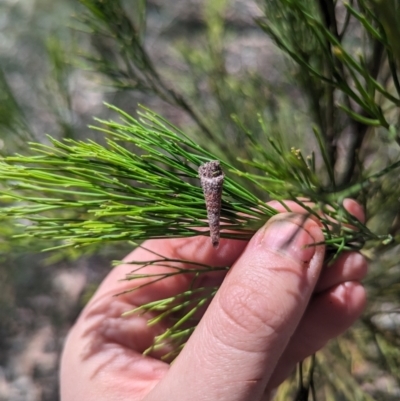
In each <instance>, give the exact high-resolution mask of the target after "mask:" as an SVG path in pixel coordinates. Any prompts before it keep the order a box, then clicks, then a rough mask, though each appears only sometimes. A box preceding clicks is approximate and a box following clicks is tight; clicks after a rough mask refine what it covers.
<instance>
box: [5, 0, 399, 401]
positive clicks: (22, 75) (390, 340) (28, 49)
mask: <svg viewBox="0 0 400 401" xmlns="http://www.w3.org/2000/svg"><path fill="white" fill-rule="evenodd" d="M103 3H104V8H103V9H102V12H103V14H101V15H99V14H98V15H97V16H94V14H93V13H91V10H93V8H92V9H91V7H92V6H93V5H94V6H96V7H100V5H101V4H103ZM260 3H262V2H259V3H254V2H251V1H246V0H232V1H230V2H228V1H222V0H217V1H213V0H164V1H161V0H149V1H147V2H145V1H142V0H141V1H133V0H131V1H128V0H126V1H114V2H111V1H105V2H100V1H96V0H81V1H79V0H59V1H51V0H0V152H1V155H10V154H13V153H15V152H17V153H24V152H27V150H28V145H27V143H28V142H29V141H35V142H42V143H48V139H47V137H46V135H47V134H49V135H51V136H52V137H55V138H74V139H88V138H90V139H94V140H96V141H100V142H102V141H103V139H102V136H101V135H100V134H98V133H96V132H94V131H92V130H90V129H89V128H88V125H90V124H92V123H93V117H94V116H95V117H100V118H109V117H110V112H109V110H107V108H106V107H104V105H103V102H108V103H111V104H113V105H116V106H118V107H120V108H121V109H123V110H125V111H127V112H128V113H130V114H135V112H136V109H137V105H138V104H139V103H140V104H144V105H146V106H147V107H149V108H151V109H152V110H154V111H156V112H158V113H160V114H161V115H162V116H163V117H165V118H166V119H168V120H169V121H171V122H172V123H173V124H175V125H177V126H178V127H180V128H182V129H183V130H184V131H185V132H187V133H189V134H190V135H191V136H193V137H195V138H196V140H197V141H198V143H199V144H207V146H208V148H209V149H211V150H213V151H214V152H216V153H217V154H220V155H222V157H224V158H225V159H227V160H229V161H230V162H231V163H234V164H235V163H238V162H237V158H238V157H241V156H246V151H245V149H244V146H243V144H244V139H243V134H242V133H241V130H240V129H239V128H238V126H237V124H235V123H233V121H232V119H231V115H232V114H235V115H236V116H239V118H240V121H242V122H243V123H244V125H245V126H246V127H247V128H248V129H249V131H251V132H255V133H258V132H259V131H260V129H259V122H258V118H257V113H261V114H262V115H263V117H264V118H266V120H267V121H268V124H269V129H270V130H271V131H276V132H279V133H281V134H282V136H283V140H284V141H285V142H286V143H287V144H288V146H289V147H290V146H295V147H296V148H297V147H300V148H301V149H302V150H303V151H304V154H308V153H309V152H310V151H312V150H313V149H314V148H315V140H314V136H313V135H312V124H313V123H315V119H316V117H315V113H313V112H312V111H310V109H312V102H310V96H311V95H310V93H309V92H307V91H306V90H305V89H304V87H305V85H307V82H306V81H307V80H306V79H303V78H304V76H303V75H301V74H302V71H301V69H299V68H298V67H296V65H295V64H294V63H293V62H291V61H290V60H289V59H288V58H287V57H286V56H284V55H283V53H282V52H281V50H280V49H278V47H276V46H275V44H274V43H273V41H272V40H271V39H270V37H268V36H267V35H266V33H265V32H264V31H263V30H262V29H260V27H259V26H258V25H257V24H256V23H255V19H256V18H260V17H263V8H262V7H261V5H260ZM272 3H273V2H271V4H272ZM113 4H114V5H113ZM102 7H103V6H102ZM121 10H122V11H121ZM341 10H342V11H341ZM341 12H342V14H343V13H344V12H343V7H342V8H340V7H338V12H337V14H338V18H339V19H340V18H345V16H344V14H343V16H341ZM105 16H107V17H108V18H104V17H105ZM118 21H119V22H122V23H121V24H119V28H116V27H115V26H113V22H115V24H116V25H117V22H118ZM348 23H349V26H350V28H348V29H350V31H351V30H353V31H352V32H353V33H352V35H351V38H350V39H349V40H348V43H349V46H350V47H354V49H356V48H358V47H362V46H364V45H365V43H364V42H363V40H364V39H363V35H362V32H361V28H360V27H358V25H357V24H356V23H355V21H352V20H350V22H348ZM352 24H353V25H352ZM113 30H114V32H116V33H117V35H116V36H113V35H109V34H108V33H109V32H113ZM133 31H134V33H135V35H136V36H135V37H134V39H132V32H133ZM121 44H123V45H124V46H125V47H124V46H122V45H121ZM127 44H128V45H129V46H128V45H127ZM127 48H128V49H129V50H126V49H127ZM143 49H145V51H144V50H143ZM310 105H311V106H310ZM314 111H315V110H314ZM338 119H339V120H340V119H342V120H343V116H341V115H338ZM343 124H344V123H343ZM341 129H342V130H343V127H341ZM364 134H365V137H366V138H367V139H366V140H365V142H364V145H363V148H362V149H361V150H360V153H362V155H363V159H362V162H363V163H365V164H367V165H373V164H374V163H377V162H376V160H386V159H388V158H390V159H392V160H395V159H396V157H398V153H399V152H398V150H397V149H396V150H393V147H392V146H391V143H390V141H389V140H386V139H382V136H380V135H381V134H380V131H379V129H378V128H376V129H375V131H374V132H371V131H370V130H369V131H366V132H365V133H364ZM255 135H256V137H257V139H258V140H259V141H260V144H261V145H262V141H263V139H262V133H260V134H255ZM257 135H258V136H257ZM227 143H229V146H228V147H227V146H226V144H227ZM372 149H373V151H372ZM317 156H318V155H317ZM378 164H379V163H378ZM395 180H396V177H395V175H392V176H391V177H390V178H388V179H387V180H386V181H385V182H384V183H383V184H382V186H381V187H380V188H379V190H380V192H379V194H380V195H379V196H377V197H376V199H372V197H370V198H369V199H370V201H369V202H366V201H364V202H363V203H364V204H365V205H366V206H367V210H368V218H369V224H370V227H371V228H373V229H377V230H378V231H379V230H380V229H381V228H382V227H392V229H393V233H394V234H396V232H397V231H396V230H398V229H399V224H398V221H399V220H398V217H397V214H398V209H399V208H398V200H397V199H398V197H399V194H398V191H397V192H396V191H393V189H392V188H391V185H392V184H393V182H394V181H395ZM385 191H386V192H385ZM383 202H384V203H383ZM382 205H384V207H382ZM0 206H2V205H1V204H0ZM383 209H384V210H383ZM396 219H397V220H396ZM20 223H21V227H15V226H13V225H11V223H10V222H7V221H4V222H1V226H0V400H10V401H28V400H29V401H39V400H44V401H54V400H57V399H58V378H57V375H58V363H59V358H60V352H61V349H62V344H63V341H64V339H65V336H66V333H67V331H68V329H69V327H70V326H71V325H72V324H73V322H74V320H75V319H76V317H77V315H78V314H79V311H80V310H81V308H82V307H83V306H84V304H85V302H86V301H87V300H88V299H89V298H90V296H91V294H92V293H93V291H94V290H95V289H96V286H97V285H98V284H99V282H100V281H101V280H102V278H103V277H104V276H105V275H106V274H107V272H108V271H109V269H110V266H111V261H112V260H113V259H120V258H122V257H123V256H124V254H125V253H127V252H128V251H129V250H130V247H129V246H128V245H127V244H119V245H110V246H109V247H108V248H107V249H96V248H91V249H86V250H85V251H77V250H63V251H59V252H48V253H45V252H41V251H42V249H44V248H47V247H50V246H51V244H43V243H37V242H34V241H30V240H29V239H26V238H18V234H19V233H20V232H21V230H22V227H23V225H24V224H27V222H25V221H21V222H20ZM398 251H399V250H398V247H397V246H393V247H391V248H390V249H389V250H385V252H383V251H382V252H380V250H379V246H375V247H374V248H371V247H370V248H367V249H366V250H365V254H366V255H367V256H368V257H370V258H371V259H373V260H374V263H373V265H372V269H371V273H370V276H369V278H368V279H367V282H366V285H367V287H368V289H369V293H370V304H369V307H368V310H367V311H366V313H365V315H364V317H363V318H362V320H361V321H360V322H359V323H358V324H357V325H356V326H355V327H354V328H353V329H352V330H351V331H350V332H349V333H346V335H344V336H342V337H341V338H340V339H338V340H337V341H334V342H332V344H330V346H329V347H327V348H326V349H325V350H324V351H322V352H321V353H319V354H318V355H317V361H318V368H317V370H316V378H315V381H316V387H317V388H319V390H318V391H319V394H320V398H319V399H321V400H325V399H326V400H398V399H400V345H399V337H400V313H399V311H400V309H399V308H400V266H399V264H398V256H397V255H398V254H399V252H398ZM292 393H293V384H290V383H288V384H287V386H286V387H285V386H283V388H282V390H281V393H280V394H278V395H277V399H282V400H285V399H288V398H287V397H288V394H292Z"/></svg>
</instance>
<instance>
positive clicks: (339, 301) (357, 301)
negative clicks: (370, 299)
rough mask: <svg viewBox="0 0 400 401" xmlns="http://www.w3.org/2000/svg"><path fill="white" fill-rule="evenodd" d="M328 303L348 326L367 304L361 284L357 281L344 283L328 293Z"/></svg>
mask: <svg viewBox="0 0 400 401" xmlns="http://www.w3.org/2000/svg"><path fill="white" fill-rule="evenodd" d="M328 302H330V303H331V304H332V305H333V306H334V307H335V309H337V310H338V312H339V313H340V315H341V317H342V319H344V323H346V320H347V323H348V325H350V324H352V323H353V322H354V321H355V320H356V319H357V318H358V317H359V316H360V315H361V313H362V312H363V310H364V308H365V305H366V302H367V295H366V291H365V288H364V287H363V286H362V285H361V283H359V282H358V281H346V282H345V283H342V284H340V285H338V286H337V287H336V288H334V289H333V290H332V291H331V292H330V296H329V298H328ZM346 318H347V319H346ZM346 328H347V327H346Z"/></svg>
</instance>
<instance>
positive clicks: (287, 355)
mask: <svg viewBox="0 0 400 401" xmlns="http://www.w3.org/2000/svg"><path fill="white" fill-rule="evenodd" d="M365 304H366V294H365V290H364V287H363V286H362V285H361V284H360V283H358V282H356V281H348V282H345V283H341V284H339V285H337V286H336V287H333V288H330V289H329V290H328V291H325V292H323V293H321V294H318V295H317V296H315V297H313V298H312V300H311V302H310V305H309V306H308V308H307V311H306V313H305V314H304V317H303V319H302V321H301V323H300V325H299V327H298V328H297V330H296V332H295V334H294V335H293V337H292V339H291V341H290V343H289V345H288V347H287V348H286V350H285V352H284V354H283V355H282V358H281V360H280V361H279V364H278V366H277V369H276V371H275V372H274V375H273V377H272V378H271V381H270V382H269V384H268V389H267V391H271V390H273V389H274V388H276V387H277V386H278V385H279V384H280V383H281V382H282V381H283V380H285V379H286V377H288V376H289V374H290V373H291V372H292V370H293V369H294V368H295V366H296V364H297V363H298V362H300V361H302V360H303V359H305V358H307V357H308V356H310V355H312V354H314V353H315V352H317V351H318V350H320V349H321V348H322V347H323V346H324V345H325V344H326V343H327V342H328V341H329V340H331V339H333V338H335V337H337V336H338V335H340V334H342V333H343V332H345V331H346V330H347V329H348V328H349V327H350V326H351V325H352V324H353V323H354V322H355V321H356V320H357V319H358V318H359V317H360V315H361V313H362V311H363V310H364V308H365Z"/></svg>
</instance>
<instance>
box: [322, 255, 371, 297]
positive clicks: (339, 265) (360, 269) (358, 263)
mask: <svg viewBox="0 0 400 401" xmlns="http://www.w3.org/2000/svg"><path fill="white" fill-rule="evenodd" d="M367 270H368V262H367V260H366V259H365V257H364V256H363V255H361V254H360V253H358V252H346V253H343V254H342V255H340V256H339V258H338V260H336V261H335V263H333V264H332V266H327V267H326V268H325V269H324V270H323V272H322V273H321V277H320V278H319V280H318V284H317V285H316V287H315V292H316V293H319V292H323V291H326V290H327V289H329V288H331V287H335V286H336V285H338V284H340V283H344V282H346V281H361V280H362V279H363V278H364V277H365V275H366V274H367Z"/></svg>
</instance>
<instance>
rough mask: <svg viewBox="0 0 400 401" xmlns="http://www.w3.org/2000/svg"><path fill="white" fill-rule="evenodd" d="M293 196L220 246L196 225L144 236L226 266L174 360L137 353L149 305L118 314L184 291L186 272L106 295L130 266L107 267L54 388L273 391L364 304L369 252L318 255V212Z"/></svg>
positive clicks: (73, 394)
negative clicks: (196, 232) (163, 236)
mask: <svg viewBox="0 0 400 401" xmlns="http://www.w3.org/2000/svg"><path fill="white" fill-rule="evenodd" d="M288 205H289V206H290V208H291V210H292V211H293V212H295V213H297V214H289V213H281V214H280V215H278V216H276V217H274V218H273V219H271V221H270V222H269V223H268V224H267V225H266V226H264V227H263V228H261V229H260V230H259V231H258V232H257V233H256V234H255V235H254V237H253V238H252V239H251V240H250V241H249V242H244V241H234V240H226V239H225V240H224V239H222V240H221V243H220V246H219V248H218V249H217V250H215V249H214V248H213V247H212V245H211V243H210V240H209V238H207V237H203V236H199V237H195V238H191V239H174V240H152V241H147V242H146V243H145V246H146V247H147V248H148V249H151V250H154V251H156V252H157V253H159V254H163V255H165V256H169V257H171V258H180V259H185V260H192V261H196V262H200V263H205V264H211V265H214V266H227V265H228V266H232V268H231V269H230V271H229V273H228V274H227V276H226V277H225V279H224V281H223V283H222V285H221V287H220V290H219V291H218V293H217V295H216V296H215V298H214V299H213V301H212V303H211V304H210V306H209V307H208V309H207V310H206V312H205V314H204V316H203V317H202V319H201V321H200V323H199V325H198V327H197V328H196V330H195V332H194V334H193V335H192V336H191V338H190V339H189V341H188V343H187V344H186V346H185V348H184V349H183V351H182V352H181V353H180V355H179V356H178V357H177V359H176V360H175V362H174V363H173V365H169V364H167V363H165V362H162V361H161V360H160V359H159V358H158V357H159V355H157V354H153V355H152V356H148V357H144V356H142V352H143V351H144V350H145V349H146V348H147V347H149V346H150V345H151V343H152V340H153V338H154V335H157V334H159V333H160V332H161V331H162V329H163V328H165V327H162V326H160V325H159V326H151V327H149V326H148V325H147V317H145V316H130V317H129V318H121V314H122V313H123V312H125V311H127V310H130V309H132V308H133V307H135V306H138V305H141V304H143V303H144V302H149V301H151V300H156V299H160V298H162V297H166V296H172V295H174V294H177V293H179V292H182V291H184V290H185V289H187V288H188V287H189V285H190V282H191V278H189V277H183V276H176V277H174V278H170V279H167V280H164V281H162V282H159V283H157V284H156V285H151V286H148V287H144V288H143V289H141V290H139V291H135V292H131V293H128V294H126V295H123V296H119V297H113V295H115V294H117V293H119V292H121V291H123V290H125V289H127V288H130V287H131V286H132V283H129V282H123V281H121V278H123V277H124V276H125V274H127V273H129V272H130V271H132V269H133V268H132V265H129V264H123V265H120V266H118V267H117V268H115V269H113V270H112V271H111V273H110V274H109V275H108V276H107V277H106V279H105V280H104V281H103V283H102V284H101V286H100V288H99V289H98V291H97V292H96V294H95V295H94V296H93V298H92V299H91V301H90V302H89V303H88V305H87V306H86V307H85V309H84V310H83V312H82V313H81V315H80V317H79V319H78V321H77V322H76V324H75V326H74V327H73V328H72V329H71V331H70V333H69V336H68V339H67V341H66V344H65V348H64V353H63V357H62V362H61V374H60V384H61V400H62V401H76V400H81V401H92V400H93V401H95V400H96V401H102V400H113V401H125V400H129V401H139V400H140V401H164V400H165V401H167V400H176V401H186V400H188V401H189V400H190V401H225V400H226V401H255V400H260V401H261V400H268V399H269V398H270V395H271V392H272V391H273V389H275V388H276V387H277V386H278V385H279V384H280V383H281V382H282V381H283V380H284V379H285V378H286V377H287V376H288V375H289V374H290V373H291V372H292V370H293V369H294V367H295V366H296V364H297V363H298V362H299V361H301V360H303V359H304V358H306V357H307V356H309V355H312V354H313V353H315V352H316V351H317V350H318V349H320V348H322V347H323V346H324V345H325V344H326V343H327V342H328V341H329V340H330V339H332V338H334V337H336V336H338V335H339V334H341V333H343V332H344V331H345V330H346V329H347V328H349V327H350V326H351V325H352V324H353V323H354V321H355V320H356V319H357V318H358V317H359V315H360V314H361V312H362V310H363V308H364V305H365V291H364V288H363V286H362V285H361V283H360V281H361V280H362V278H363V277H364V276H365V274H366V270H367V263H366V260H365V259H364V258H363V257H362V256H361V255H360V254H359V253H357V252H347V253H345V254H342V255H341V257H340V258H339V259H338V260H337V261H336V262H335V263H334V265H332V266H329V267H324V266H323V261H324V252H325V247H324V246H313V247H306V245H308V244H312V243H318V242H320V241H323V235H322V231H321V228H320V224H318V222H317V221H315V220H313V219H307V220H306V221H304V217H303V216H301V215H300V214H301V213H303V212H304V211H303V210H302V209H301V208H300V207H299V206H298V205H296V204H294V203H291V202H288ZM273 206H274V207H276V208H277V209H279V210H280V211H281V212H283V210H282V207H281V206H279V205H277V204H273ZM345 207H346V209H347V210H348V211H349V212H350V213H352V214H353V215H354V216H355V217H357V218H358V219H359V220H364V214H363V211H362V209H361V208H360V206H359V205H358V204H357V203H356V202H354V201H352V200H350V199H347V200H346V201H345ZM299 227H301V228H299ZM294 233H295V235H294V238H293V234H294ZM289 238H291V239H292V240H291V241H290V245H287V239H289ZM151 259H154V255H152V254H150V253H149V252H148V251H145V250H144V249H136V250H135V251H134V252H133V253H132V254H130V255H129V256H128V257H127V258H126V261H129V260H151ZM148 269H149V270H148V272H154V271H155V270H154V269H157V268H156V267H148ZM222 278H223V277H221V274H216V275H215V274H214V275H210V277H208V278H207V279H206V281H208V282H209V283H210V284H211V283H212V284H215V283H216V282H218V283H219V282H221V281H222ZM203 284H204V283H203Z"/></svg>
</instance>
